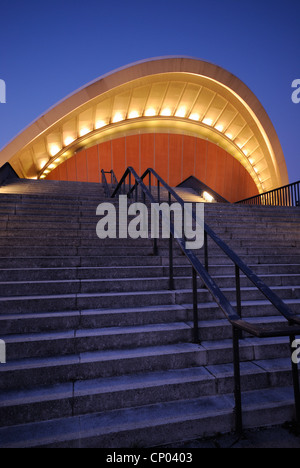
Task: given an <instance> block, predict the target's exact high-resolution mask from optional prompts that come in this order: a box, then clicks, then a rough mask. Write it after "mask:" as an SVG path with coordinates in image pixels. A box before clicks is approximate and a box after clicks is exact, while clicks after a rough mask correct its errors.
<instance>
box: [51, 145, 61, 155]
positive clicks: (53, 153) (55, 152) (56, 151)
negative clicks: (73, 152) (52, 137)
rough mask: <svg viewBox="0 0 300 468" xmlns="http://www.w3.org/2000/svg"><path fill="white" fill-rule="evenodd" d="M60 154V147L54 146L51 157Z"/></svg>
mask: <svg viewBox="0 0 300 468" xmlns="http://www.w3.org/2000/svg"><path fill="white" fill-rule="evenodd" d="M59 152H60V147H59V146H58V145H52V146H51V148H50V154H51V156H55V155H56V154H57V153H59Z"/></svg>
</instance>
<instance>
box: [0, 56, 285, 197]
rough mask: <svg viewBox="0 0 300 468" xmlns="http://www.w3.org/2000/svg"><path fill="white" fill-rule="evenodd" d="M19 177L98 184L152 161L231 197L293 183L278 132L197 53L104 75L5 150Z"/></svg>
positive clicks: (172, 177) (162, 170)
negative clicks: (105, 174) (111, 173)
mask: <svg viewBox="0 0 300 468" xmlns="http://www.w3.org/2000/svg"><path fill="white" fill-rule="evenodd" d="M5 162H9V163H10V164H11V166H12V167H13V168H14V170H15V171H16V172H17V174H18V175H19V176H20V177H22V178H32V179H35V178H38V179H50V180H69V181H87V182H100V181H101V175H100V172H101V169H104V170H106V171H109V170H111V169H113V170H114V172H115V174H116V176H117V178H120V177H121V175H122V174H123V173H124V171H125V169H126V167H128V166H132V167H134V168H135V170H136V171H137V172H138V173H139V174H142V173H143V172H144V171H145V170H146V169H147V168H148V167H152V168H154V169H155V170H156V171H157V172H158V173H159V174H160V175H161V177H163V178H164V179H165V180H166V182H168V183H169V185H171V186H176V185H178V184H179V183H180V182H182V181H183V180H185V179H186V178H188V177H189V176H191V175H194V176H195V177H197V178H198V179H200V180H201V181H202V182H204V183H205V184H206V185H208V186H209V187H211V188H212V189H213V190H214V191H216V192H217V193H219V194H220V195H221V196H223V197H224V198H226V199H227V200H229V201H231V202H234V201H237V200H241V199H244V198H248V197H251V196H254V195H257V194H259V193H263V192H265V191H268V190H271V189H274V188H277V187H279V186H282V185H285V184H287V183H288V174H287V168H286V164H285V159H284V155H283V152H282V149H281V145H280V142H279V139H278V137H277V134H276V131H275V129H274V127H273V125H272V123H271V121H270V119H269V117H268V115H267V113H266V112H265V110H264V109H263V107H262V105H261V104H260V102H259V101H258V99H257V98H256V97H255V95H254V94H253V93H252V92H251V91H250V89H249V88H248V87H247V86H246V85H245V84H244V83H243V82H242V81H240V80H239V79H238V78H237V77H235V76H234V75H232V74H231V73H229V72H228V71H226V70H224V69H222V68H220V67H218V66H216V65H213V64H211V63H208V62H204V61H201V60H198V59H193V58H187V57H164V58H158V59H151V60H146V61H142V62H138V63H135V64H132V65H129V66H127V67H124V68H121V69H119V70H116V71H114V72H112V73H109V74H107V75H105V76H102V77H100V78H99V79H97V80H95V81H94V82H92V83H90V84H88V85H87V86H85V87H83V88H81V89H80V90H78V91H76V92H75V93H73V94H72V95H71V96H68V97H67V98H66V99H64V100H63V101H61V102H60V103H58V104H57V105H56V106H54V107H53V108H51V109H50V110H49V111H48V112H46V113H45V114H44V115H43V116H42V117H40V118H39V119H38V120H36V121H35V122H34V123H33V124H32V125H30V126H29V127H27V128H26V129H25V130H24V131H23V132H22V133H21V134H20V135H18V136H17V137H16V138H15V139H14V140H13V141H12V142H10V143H9V144H8V145H7V146H6V147H5V148H4V149H3V150H2V151H1V153H0V163H1V164H4V163H5Z"/></svg>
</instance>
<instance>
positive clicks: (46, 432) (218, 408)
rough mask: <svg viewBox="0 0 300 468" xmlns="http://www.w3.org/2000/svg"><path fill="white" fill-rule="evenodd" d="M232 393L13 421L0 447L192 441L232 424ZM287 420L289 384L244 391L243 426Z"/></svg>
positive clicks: (2, 435)
mask: <svg viewBox="0 0 300 468" xmlns="http://www.w3.org/2000/svg"><path fill="white" fill-rule="evenodd" d="M233 409H234V398H233V395H232V394H228V395H221V396H208V397H201V398H197V399H189V400H180V401H175V402H174V401H171V402H166V403H159V404H157V405H148V406H142V407H136V408H134V409H132V408H129V409H127V408H126V409H122V410H114V411H108V412H101V413H95V414H92V415H85V416H74V417H69V418H60V419H56V420H52V421H46V422H39V423H32V424H28V425H25V426H12V427H10V428H4V429H1V430H0V443H1V446H2V447H7V448H15V447H26V448H27V447H70V448H71V447H72V448H75V447H90V448H91V447H97V448H121V447H132V446H134V447H140V448H142V447H143V448H145V447H151V446H157V445H161V444H167V443H170V442H176V441H179V440H191V439H195V438H199V437H203V436H208V435H213V434H215V433H216V432H222V433H224V432H231V431H232V430H233V427H234V418H233ZM258 414H259V418H260V421H261V423H262V424H264V425H268V424H270V423H271V421H275V423H277V424H278V423H280V422H284V421H286V420H290V419H291V418H292V417H293V415H294V411H293V395H292V391H291V389H290V387H288V388H286V387H281V388H274V389H270V390H269V391H268V393H267V395H266V392H265V390H255V391H249V392H245V393H244V421H245V426H246V427H253V426H255V425H256V424H257V417H258Z"/></svg>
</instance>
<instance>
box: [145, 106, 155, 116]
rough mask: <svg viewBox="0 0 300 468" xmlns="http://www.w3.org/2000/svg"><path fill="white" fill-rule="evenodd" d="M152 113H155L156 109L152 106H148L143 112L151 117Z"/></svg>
mask: <svg viewBox="0 0 300 468" xmlns="http://www.w3.org/2000/svg"><path fill="white" fill-rule="evenodd" d="M154 115H156V110H155V109H154V108H153V107H150V108H149V109H147V110H146V112H145V116H146V117H153V116H154Z"/></svg>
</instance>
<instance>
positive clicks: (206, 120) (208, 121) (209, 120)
mask: <svg viewBox="0 0 300 468" xmlns="http://www.w3.org/2000/svg"><path fill="white" fill-rule="evenodd" d="M202 122H203V123H204V124H205V125H209V126H211V125H212V123H213V121H212V119H208V118H207V117H206V118H205V119H203V120H202Z"/></svg>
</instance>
